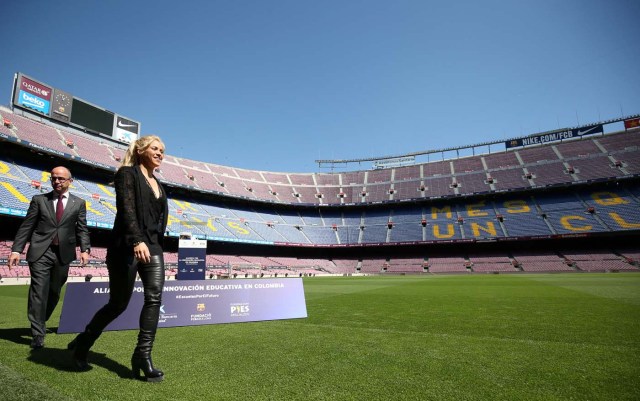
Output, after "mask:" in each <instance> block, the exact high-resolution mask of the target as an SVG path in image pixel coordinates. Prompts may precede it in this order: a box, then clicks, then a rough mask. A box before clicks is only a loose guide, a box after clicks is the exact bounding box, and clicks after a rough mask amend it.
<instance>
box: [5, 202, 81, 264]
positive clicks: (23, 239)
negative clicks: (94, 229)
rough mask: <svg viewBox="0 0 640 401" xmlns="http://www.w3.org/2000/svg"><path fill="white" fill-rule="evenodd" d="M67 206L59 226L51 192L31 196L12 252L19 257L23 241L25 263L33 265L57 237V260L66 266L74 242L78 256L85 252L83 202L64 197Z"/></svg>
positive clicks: (72, 253)
mask: <svg viewBox="0 0 640 401" xmlns="http://www.w3.org/2000/svg"><path fill="white" fill-rule="evenodd" d="M68 195H69V198H68V199H67V206H66V207H65V208H64V213H63V214H62V219H61V220H60V223H58V221H57V220H56V212H55V209H54V207H53V199H54V198H55V199H57V194H56V193H55V192H54V191H51V192H49V193H46V194H42V195H35V196H34V197H33V198H32V199H31V204H30V205H29V210H28V211H27V216H26V217H25V219H24V221H23V222H22V224H21V225H20V228H19V229H18V232H17V233H16V237H15V240H14V241H13V246H12V247H11V251H12V252H18V253H22V251H23V250H24V247H25V245H26V244H27V241H28V242H29V243H30V245H29V250H28V251H27V261H28V262H29V263H32V262H35V261H36V260H38V259H40V257H41V256H42V255H43V254H44V253H45V251H46V250H47V248H48V247H49V246H50V245H51V241H53V238H54V237H55V235H56V232H57V233H58V241H59V246H60V260H61V262H62V263H63V264H69V263H71V261H73V260H74V259H76V244H77V242H76V241H79V242H80V250H81V251H82V252H84V251H86V250H88V249H89V247H90V245H89V230H88V229H87V207H86V204H85V201H84V200H83V199H82V198H80V197H78V196H75V195H72V194H70V193H68Z"/></svg>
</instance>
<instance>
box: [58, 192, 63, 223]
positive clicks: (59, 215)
mask: <svg viewBox="0 0 640 401" xmlns="http://www.w3.org/2000/svg"><path fill="white" fill-rule="evenodd" d="M62 198H63V196H62V195H60V197H59V198H58V204H57V205H56V220H58V223H60V220H62V213H64V203H62Z"/></svg>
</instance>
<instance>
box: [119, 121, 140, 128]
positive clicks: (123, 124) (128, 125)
mask: <svg viewBox="0 0 640 401" xmlns="http://www.w3.org/2000/svg"><path fill="white" fill-rule="evenodd" d="M137 126H138V124H125V123H123V122H122V121H120V120H118V127H120V128H133V127H137Z"/></svg>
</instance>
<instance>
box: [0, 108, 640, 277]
mask: <svg viewBox="0 0 640 401" xmlns="http://www.w3.org/2000/svg"><path fill="white" fill-rule="evenodd" d="M0 115H2V116H3V117H5V118H8V119H9V120H11V122H12V124H11V126H10V127H8V126H3V127H2V129H1V130H0V132H1V133H2V134H3V135H4V137H0V138H1V139H2V141H3V145H7V146H3V148H4V149H5V150H3V151H2V152H0V213H1V214H2V215H4V216H21V215H24V213H25V212H26V209H27V207H28V204H29V199H30V198H31V197H32V196H33V195H34V194H37V193H42V192H45V191H49V190H50V186H49V184H48V172H47V171H48V167H50V166H49V164H50V162H47V163H43V160H40V159H39V158H38V157H33V153H32V152H33V149H31V148H30V147H28V146H26V144H28V143H33V144H36V145H38V147H37V150H36V151H37V152H49V150H47V149H50V156H51V157H58V158H59V159H58V160H59V161H64V160H72V161H73V162H74V163H75V166H76V167H74V175H75V181H74V183H73V185H74V187H73V189H72V190H73V191H74V192H75V193H77V194H78V195H79V196H81V197H82V198H83V199H84V200H85V202H86V203H87V207H88V208H87V212H88V213H87V217H88V220H89V224H90V226H91V227H94V228H95V229H100V230H108V229H109V228H110V227H111V225H112V224H113V219H114V216H115V191H114V189H113V187H112V186H111V185H110V184H109V178H108V177H109V176H110V175H111V174H112V173H113V171H114V169H115V168H116V167H117V166H118V165H119V160H121V159H122V157H123V154H124V150H123V148H124V146H123V145H120V144H116V143H112V142H110V141H106V140H104V139H103V138H96V137H94V136H91V135H90V134H86V133H82V132H78V131H74V130H72V129H69V128H65V127H61V126H57V125H53V124H50V123H46V122H45V121H34V120H32V119H30V118H27V117H25V116H22V115H18V114H14V113H13V112H12V111H11V110H9V109H6V108H0ZM12 138H13V139H12ZM15 138H19V139H20V140H22V141H23V142H21V143H17V142H15ZM639 146H640V134H639V131H638V130H636V131H629V132H620V133H612V134H607V135H600V136H593V137H587V138H582V139H579V140H572V141H565V142H561V143H552V144H543V145H537V146H531V147H524V148H518V149H516V150H506V151H499V152H496V153H489V154H483V155H474V156H466V157H460V158H455V159H452V160H437V161H431V162H426V163H420V164H416V165H411V166H399V167H391V168H383V169H376V170H362V171H353V172H344V173H312V174H299V173H279V172H266V171H252V170H244V169H240V168H232V167H226V166H220V165H214V164H210V163H206V162H200V161H195V160H190V159H186V158H182V157H180V158H178V157H175V156H172V155H167V156H166V159H165V162H164V163H163V165H162V167H161V169H160V170H159V172H158V176H159V177H160V178H161V179H162V181H163V182H164V183H165V184H166V185H168V186H169V187H170V188H172V191H170V198H171V200H170V216H169V224H168V229H169V232H168V233H167V234H168V235H169V236H174V237H175V236H177V234H178V233H180V232H182V231H191V232H192V233H193V234H195V235H196V236H200V237H202V238H206V239H208V240H210V241H213V242H219V243H222V244H226V245H227V246H230V247H231V245H230V244H239V245H238V246H242V244H258V245H262V246H267V247H273V246H274V245H278V246H277V247H276V248H277V249H278V250H280V251H282V252H283V253H284V254H287V253H296V252H297V251H296V250H301V251H300V253H303V254H307V255H311V254H313V252H312V251H309V249H313V248H314V247H318V248H324V249H333V247H336V248H335V249H348V250H350V251H344V252H345V254H348V255H347V256H348V257H346V258H344V259H342V258H339V257H338V258H335V257H332V256H334V255H333V253H332V252H329V254H327V255H323V258H320V259H318V258H311V259H309V258H304V259H299V258H295V261H296V263H298V262H299V261H300V260H303V261H304V262H305V263H312V264H307V265H304V264H303V265H300V264H293V265H287V264H283V263H278V262H277V260H276V259H273V258H271V259H269V260H267V259H266V256H253V257H248V256H247V257H243V256H237V259H231V257H230V256H229V255H216V256H211V255H210V256H211V257H208V260H207V264H208V265H209V266H210V267H211V268H212V269H218V270H216V274H218V273H219V274H223V272H226V274H228V272H229V269H228V268H229V266H232V270H233V269H235V270H234V271H237V272H239V273H240V274H251V275H255V274H272V275H275V274H289V273H298V274H299V273H303V274H315V273H316V272H321V273H333V274H353V273H355V272H356V271H359V272H361V273H372V274H373V273H376V274H378V273H415V274H418V273H423V272H425V271H428V272H429V273H436V272H518V271H525V272H526V271H603V270H607V271H608V270H616V271H618V270H629V271H637V270H638V268H637V260H638V255H637V249H633V248H632V249H625V252H627V254H623V253H611V254H607V258H606V259H605V258H600V259H580V258H578V257H576V255H575V254H571V255H569V256H567V255H564V254H561V255H564V256H565V258H564V259H563V258H562V257H561V256H559V255H558V254H545V253H542V254H536V253H535V250H532V251H531V252H530V253H531V254H520V253H518V254H515V253H514V254H513V255H512V257H511V258H510V257H509V256H508V254H507V251H506V250H505V251H504V252H502V253H501V254H499V255H498V254H491V253H489V254H482V253H478V252H470V253H469V255H470V256H469V258H468V259H465V256H461V255H456V256H451V255H445V254H439V253H438V252H437V251H439V249H438V248H436V249H435V251H436V252H434V255H430V253H431V252H430V250H429V251H427V252H426V254H427V256H426V257H420V256H416V257H410V256H406V255H405V256H403V255H398V254H395V253H394V252H390V253H389V254H388V256H387V257H386V258H385V259H380V258H371V257H368V256H367V251H358V249H374V248H375V247H376V246H378V245H379V244H385V245H395V244H404V245H411V244H413V245H419V244H432V245H434V246H437V244H438V243H443V244H444V243H450V242H456V241H458V242H462V243H476V242H478V243H479V242H483V241H498V242H496V243H498V244H509V243H511V242H504V241H522V240H531V239H539V240H551V241H554V240H557V239H560V238H571V237H575V236H581V237H584V236H585V235H587V236H589V235H591V236H594V238H600V237H597V235H604V234H606V235H614V236H615V235H617V236H623V238H629V236H630V235H633V234H634V233H636V232H637V231H638V230H640V186H638V185H637V180H636V179H637V176H636V175H637V174H638V173H639V172H640V161H639V160H640V150H639ZM29 149H31V151H30V150H29ZM83 163H84V164H86V166H85V167H83V166H84V164H83ZM87 163H88V164H87ZM593 183H597V185H596V184H593ZM576 184H582V186H580V185H576ZM586 184H588V185H586ZM174 189H175V190H174ZM201 190H204V191H208V192H206V193H204V194H203V193H202V192H201ZM479 194H481V196H480V195H479ZM196 195H197V196H196ZM238 198H243V200H242V201H239V200H238ZM407 201H410V202H407ZM320 206H322V207H320ZM2 218H3V219H7V218H8V219H12V217H2ZM607 238H608V237H607ZM6 239H7V240H8V238H6ZM5 245H6V242H5ZM291 245H295V246H296V248H289V246H291ZM238 246H236V247H235V248H234V247H232V248H233V249H237V248H238ZM359 246H367V248H357V247H359ZM340 247H347V248H340ZM349 247H351V248H349ZM101 249H102V250H103V249H104V248H100V247H97V248H95V251H94V253H96V254H95V255H94V257H95V258H96V260H97V261H98V263H100V261H103V260H104V254H102V255H100V253H101V252H103V251H101ZM472 250H473V249H472ZM0 251H1V249H0ZM409 251H410V252H409V253H415V252H416V249H409ZM269 252H272V251H271V250H270V251H269ZM423 253H424V252H423ZM176 255H177V254H176V252H175V251H172V252H168V253H167V255H166V257H167V262H168V263H169V264H172V265H173V264H175V263H177V256H176ZM336 256H337V254H336ZM356 256H357V257H356ZM0 257H3V256H2V254H0ZM356 259H359V260H360V261H357V260H356ZM313 260H315V261H313ZM567 260H571V263H569V264H568V263H567ZM629 260H633V262H632V263H629ZM270 263H275V264H273V265H270ZM289 263H293V261H292V260H289ZM634 263H635V264H634ZM603 265H606V266H611V267H602V266H603ZM233 266H235V267H233ZM598 266H600V267H598ZM265 268H266V269H270V270H269V271H267V272H265V271H264V269H265ZM292 268H297V269H298V270H295V271H293V270H290V269H292ZM425 268H426V270H425ZM318 269H320V270H318ZM82 271H83V270H74V274H81V272H82ZM21 273H24V271H21ZM96 273H97V274H99V272H96ZM12 274H13V273H12ZM87 274H88V273H87ZM92 274H93V273H92ZM94 275H96V274H94Z"/></svg>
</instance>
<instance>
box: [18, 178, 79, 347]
mask: <svg viewBox="0 0 640 401" xmlns="http://www.w3.org/2000/svg"><path fill="white" fill-rule="evenodd" d="M72 181H73V178H72V177H71V172H70V171H69V170H68V169H67V168H66V167H56V168H54V169H53V170H51V186H52V187H53V191H51V192H49V193H46V194H42V195H35V196H34V197H33V198H32V199H31V204H30V205H29V210H28V211H27V216H26V217H25V219H24V221H23V222H22V224H21V225H20V228H19V229H18V232H17V233H16V237H15V240H14V241H13V246H12V247H11V256H9V269H11V267H12V266H16V265H17V264H18V262H19V261H20V254H21V253H22V251H23V250H24V247H25V245H26V244H27V242H29V244H30V245H29V250H28V251H27V261H28V262H29V271H30V272H31V286H30V287H29V302H28V317H29V321H30V322H31V334H32V336H33V339H32V341H31V348H34V349H38V348H42V347H44V336H45V332H46V331H45V327H46V325H45V323H46V321H47V320H49V317H51V314H52V313H53V310H54V309H55V307H56V305H57V304H58V300H59V299H60V291H61V290H62V286H63V285H64V283H66V281H67V276H68V274H69V264H70V263H71V261H73V260H74V259H76V244H77V243H78V242H79V245H80V250H81V252H82V253H81V254H80V261H81V263H82V265H85V264H86V263H87V261H88V260H89V247H90V245H89V230H88V229H87V208H86V205H85V201H84V200H83V199H82V198H79V197H77V196H75V195H72V194H70V193H69V185H71V182H72Z"/></svg>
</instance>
